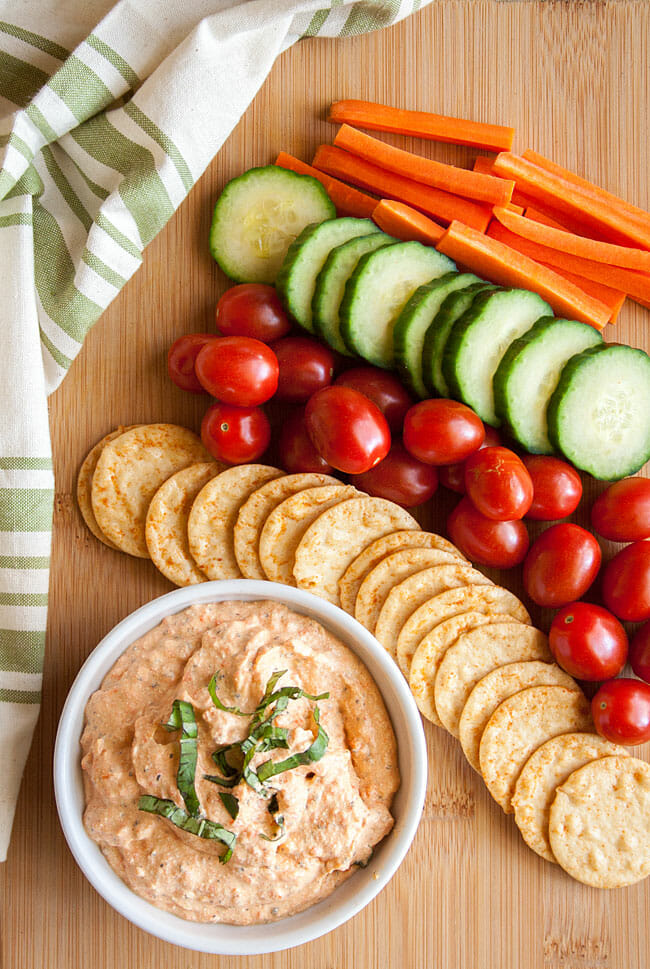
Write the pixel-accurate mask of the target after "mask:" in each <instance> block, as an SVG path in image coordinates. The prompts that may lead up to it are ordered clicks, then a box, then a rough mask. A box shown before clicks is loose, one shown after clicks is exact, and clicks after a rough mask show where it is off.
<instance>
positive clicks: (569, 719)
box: [479, 627, 593, 814]
mask: <svg viewBox="0 0 650 969" xmlns="http://www.w3.org/2000/svg"><path fill="white" fill-rule="evenodd" d="M522 628H526V627H522ZM591 730H593V723H592V720H591V712H590V707H589V703H588V701H587V699H586V698H585V696H584V694H583V693H581V692H580V691H579V690H568V689H567V688H566V687H565V686H531V687H529V688H528V689H527V690H521V691H520V692H519V693H515V694H514V696H511V697H508V699H507V700H504V701H503V703H500V704H499V706H498V707H497V708H496V710H495V711H494V713H493V714H492V716H491V717H490V719H489V720H488V722H487V725H486V727H485V730H484V731H483V736H482V737H481V746H480V749H479V760H480V765H481V774H482V775H483V780H484V781H485V783H486V785H487V789H488V790H489V792H490V794H491V795H492V797H493V798H494V800H495V801H496V802H497V804H500V805H501V807H502V808H503V810H504V811H505V812H506V814H512V811H513V807H512V796H513V794H514V792H515V785H516V783H517V778H518V777H519V775H520V774H521V771H522V768H523V766H524V764H525V763H526V761H527V760H528V758H529V757H530V755H531V754H532V753H534V751H536V750H537V748H538V747H541V745H542V744H543V743H545V742H546V741H547V740H550V739H551V737H557V736H558V734H562V733H574V732H575V731H591Z"/></svg>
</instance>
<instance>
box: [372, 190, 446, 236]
mask: <svg viewBox="0 0 650 969" xmlns="http://www.w3.org/2000/svg"><path fill="white" fill-rule="evenodd" d="M372 217H373V219H374V221H375V223H376V224H377V225H378V226H379V228H380V229H383V231H384V232H388V234H389V235H391V236H395V238H396V239H401V240H402V241H403V242H423V243H424V244H425V246H435V244H436V243H437V242H439V241H440V240H441V239H442V237H443V235H444V234H445V230H444V229H443V227H442V226H441V225H438V223H437V222H434V221H433V219H429V218H427V216H426V215H422V213H421V212H418V211H416V209H413V208H411V206H410V205H405V204H404V203H403V202H395V201H394V200H393V199H382V200H381V202H380V203H379V205H378V206H377V207H376V208H375V210H374V212H373V213H372Z"/></svg>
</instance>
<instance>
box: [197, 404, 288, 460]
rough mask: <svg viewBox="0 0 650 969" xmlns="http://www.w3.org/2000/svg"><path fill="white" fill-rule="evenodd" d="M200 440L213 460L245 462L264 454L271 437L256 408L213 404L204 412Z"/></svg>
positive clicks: (263, 416) (264, 416)
mask: <svg viewBox="0 0 650 969" xmlns="http://www.w3.org/2000/svg"><path fill="white" fill-rule="evenodd" d="M201 440H202V441H203V445H204V447H205V448H207V450H208V451H209V452H210V454H211V455H212V456H213V457H215V458H216V459H217V461H225V462H226V464H245V463H246V462H247V461H256V460H257V459H258V458H260V457H261V456H262V454H264V452H265V451H266V449H267V447H268V446H269V441H270V440H271V425H270V424H269V421H268V418H267V416H266V414H265V413H264V411H262V410H260V409H259V407H233V406H232V405H231V404H221V403H216V404H213V405H212V407H209V408H208V410H207V411H206V413H205V416H204V418H203V421H202V423H201Z"/></svg>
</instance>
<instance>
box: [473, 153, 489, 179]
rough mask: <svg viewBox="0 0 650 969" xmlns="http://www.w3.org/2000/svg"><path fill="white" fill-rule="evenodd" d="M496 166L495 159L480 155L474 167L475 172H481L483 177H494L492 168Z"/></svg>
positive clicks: (475, 160)
mask: <svg viewBox="0 0 650 969" xmlns="http://www.w3.org/2000/svg"><path fill="white" fill-rule="evenodd" d="M493 165H494V158H491V157H490V155H478V156H477V157H476V158H475V159H474V164H473V165H472V171H473V172H479V173H480V174H481V175H492V174H494V173H493V171H492V166H493Z"/></svg>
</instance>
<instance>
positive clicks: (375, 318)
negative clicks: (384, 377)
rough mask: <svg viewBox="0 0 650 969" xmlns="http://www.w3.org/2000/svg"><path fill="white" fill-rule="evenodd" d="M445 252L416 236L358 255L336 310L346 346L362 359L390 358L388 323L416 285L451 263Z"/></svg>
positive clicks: (382, 363) (381, 362)
mask: <svg viewBox="0 0 650 969" xmlns="http://www.w3.org/2000/svg"><path fill="white" fill-rule="evenodd" d="M455 268H456V267H455V265H454V263H453V262H452V261H451V259H448V258H447V256H443V255H442V253H440V252H437V250H436V249H433V248H431V246H424V245H422V243H421V242H398V243H396V244H395V245H394V246H386V247H384V248H383V249H378V250H377V251H376V252H369V253H368V254H367V255H366V256H362V257H361V259H360V260H359V263H358V265H357V268H356V269H355V270H354V272H353V273H352V275H351V276H350V278H349V280H348V281H347V283H346V286H345V294H344V296H343V301H342V303H341V308H340V311H339V315H340V318H341V336H342V337H343V339H344V341H345V343H346V345H347V347H348V349H349V350H352V351H353V352H354V353H358V354H359V356H360V357H363V358H364V359H365V360H367V361H368V363H374V364H375V365H376V366H378V367H384V368H389V367H391V366H392V364H393V326H394V323H395V320H396V319H397V317H398V316H399V314H400V313H401V311H402V309H403V308H404V306H405V304H406V303H407V302H408V300H409V299H410V297H411V296H412V295H413V293H414V292H415V290H416V289H417V288H418V286H422V285H423V283H429V282H431V281H432V280H434V279H438V278H439V277H440V276H442V275H444V273H448V272H451V271H452V270H453V269H455Z"/></svg>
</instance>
